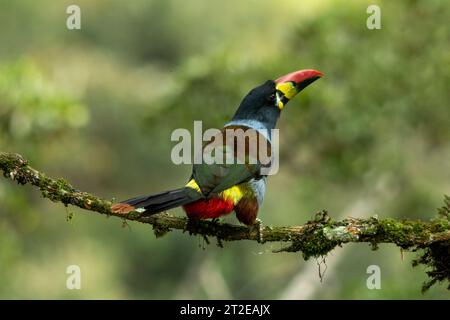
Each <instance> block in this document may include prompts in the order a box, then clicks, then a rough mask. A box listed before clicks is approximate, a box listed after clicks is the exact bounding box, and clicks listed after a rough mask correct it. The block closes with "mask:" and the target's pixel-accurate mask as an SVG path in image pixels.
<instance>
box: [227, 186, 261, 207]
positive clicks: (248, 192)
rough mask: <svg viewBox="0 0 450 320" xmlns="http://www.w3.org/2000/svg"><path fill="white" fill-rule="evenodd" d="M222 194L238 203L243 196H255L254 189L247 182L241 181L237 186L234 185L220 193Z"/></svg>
mask: <svg viewBox="0 0 450 320" xmlns="http://www.w3.org/2000/svg"><path fill="white" fill-rule="evenodd" d="M220 195H221V196H222V197H223V198H224V199H227V200H232V201H233V203H234V204H235V205H236V204H237V203H238V202H239V201H240V200H241V199H242V198H243V197H253V196H254V194H253V190H252V189H251V188H250V187H249V185H248V184H247V183H241V184H238V185H236V186H232V187H231V188H228V189H226V190H224V191H222V192H221V193H220Z"/></svg>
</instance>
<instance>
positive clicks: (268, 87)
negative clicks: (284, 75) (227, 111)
mask: <svg viewBox="0 0 450 320" xmlns="http://www.w3.org/2000/svg"><path fill="white" fill-rule="evenodd" d="M276 92H277V90H276V88H275V82H274V81H272V80H268V81H266V82H265V83H263V84H262V85H260V86H258V87H256V88H254V89H252V90H251V91H250V92H249V93H248V94H247V95H246V96H245V98H244V99H243V100H242V102H241V104H240V105H239V108H238V109H237V111H236V113H235V114H234V117H233V120H255V121H259V122H261V123H262V124H263V125H264V126H265V127H266V128H267V129H273V128H275V125H276V123H277V120H278V118H279V117H280V113H281V110H280V109H279V108H278V107H277V106H276Z"/></svg>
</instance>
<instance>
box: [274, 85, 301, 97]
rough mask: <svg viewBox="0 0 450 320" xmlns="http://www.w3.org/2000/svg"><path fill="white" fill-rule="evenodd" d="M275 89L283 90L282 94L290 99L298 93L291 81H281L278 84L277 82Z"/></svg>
mask: <svg viewBox="0 0 450 320" xmlns="http://www.w3.org/2000/svg"><path fill="white" fill-rule="evenodd" d="M276 89H277V90H280V91H281V92H283V94H284V96H285V97H286V98H288V99H289V100H291V99H292V98H293V97H295V95H296V94H297V93H298V90H297V88H296V87H295V86H294V84H293V83H292V82H283V83H280V84H277V87H276Z"/></svg>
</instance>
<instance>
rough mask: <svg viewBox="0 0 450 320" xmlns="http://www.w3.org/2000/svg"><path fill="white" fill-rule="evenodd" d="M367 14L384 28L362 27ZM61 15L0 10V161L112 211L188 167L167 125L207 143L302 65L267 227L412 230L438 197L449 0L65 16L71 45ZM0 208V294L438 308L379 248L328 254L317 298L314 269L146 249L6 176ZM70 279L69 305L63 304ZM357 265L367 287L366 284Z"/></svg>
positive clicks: (230, 253)
mask: <svg viewBox="0 0 450 320" xmlns="http://www.w3.org/2000/svg"><path fill="white" fill-rule="evenodd" d="M373 3H375V4H378V5H379V6H380V8H381V23H382V29H381V30H368V29H367V27H366V19H367V17H368V14H367V13H366V9H367V7H368V6H369V5H370V4H373ZM70 4H73V1H58V2H55V1H50V0H39V1H6V0H2V1H0V26H1V28H0V40H1V41H0V150H1V151H10V152H17V153H20V154H22V155H24V156H25V157H26V158H28V159H29V160H30V161H31V163H32V165H33V166H34V167H36V168H38V169H40V170H42V171H44V172H46V173H48V174H49V175H51V176H55V177H65V178H66V179H67V180H68V181H70V182H71V183H73V184H74V185H75V186H76V187H77V188H79V189H81V190H85V191H88V192H93V193H95V194H97V195H99V196H102V197H105V198H108V199H112V198H116V199H123V198H128V197H130V196H134V195H138V194H142V193H153V192H158V191H164V190H166V189H170V188H173V187H178V186H180V185H182V184H183V183H185V181H186V179H187V178H188V175H189V174H190V170H191V168H190V166H188V165H185V166H176V165H174V164H172V162H171V161H170V151H171V148H172V147H173V146H174V144H175V143H174V142H171V141H170V134H171V132H172V131H173V130H174V129H176V128H179V127H183V128H188V129H190V130H192V127H193V121H194V120H203V126H204V128H208V127H220V126H221V125H222V124H223V123H224V122H226V121H227V120H228V119H229V118H230V117H231V116H232V114H233V113H234V111H235V108H236V107H237V105H238V103H239V101H240V99H241V98H242V96H243V95H245V94H246V93H247V92H248V91H249V90H250V89H251V88H253V87H254V86H256V85H258V84H260V83H262V82H264V81H265V80H267V79H274V78H276V77H278V76H280V75H282V74H285V73H287V72H290V71H293V70H297V69H302V68H315V69H317V70H320V71H323V72H324V73H325V74H326V77H325V78H323V79H321V80H320V81H317V82H316V83H314V84H313V85H312V86H311V87H308V88H307V89H306V90H305V91H304V92H303V93H302V94H300V95H299V96H298V97H297V98H296V99H295V100H294V101H293V102H291V103H290V104H289V105H288V106H287V108H285V109H284V111H283V115H282V117H281V120H280V122H279V128H280V135H281V139H280V142H281V146H280V152H281V156H280V171H279V173H278V174H277V175H275V176H272V177H270V179H269V186H268V193H267V195H266V200H265V204H264V206H263V208H262V210H261V211H260V218H261V219H262V220H263V223H264V224H267V225H290V224H302V223H304V222H306V221H307V220H309V219H311V218H312V217H313V216H314V213H315V212H317V211H319V210H322V209H327V210H328V211H329V213H330V215H331V216H332V217H333V218H334V219H340V218H343V217H349V216H351V217H364V216H369V215H372V214H378V215H379V216H380V217H397V218H414V219H424V220H427V219H430V218H432V217H433V216H435V214H436V209H435V208H437V207H440V206H441V204H442V199H443V195H444V194H445V193H447V194H450V161H449V156H450V144H449V137H450V116H449V115H450V112H449V107H450V106H449V104H448V101H449V97H450V91H449V88H448V85H449V80H450V40H449V39H450V29H449V26H448V17H449V16H450V2H449V1H444V0H442V1H439V0H422V1H406V0H405V1H373V0H370V1H369V0H353V1H349V0H345V1H344V0H342V1H340V0H337V1H297V0H286V1H276V2H275V1H260V0H248V1H237V0H233V1H201V0H190V1H177V0H170V1H156V0H153V1H149V0H146V1H129V2H125V1H118V0H116V1H105V0H103V1H100V0H98V1H92V0H89V1H88V0H78V1H76V4H77V5H79V6H80V8H81V30H68V29H67V28H66V19H67V17H68V15H67V14H66V8H67V6H68V5H70ZM0 203H1V208H0V298H39V299H41V298H69V299H71V298H106V299H110V298H113V299H114V298H150V299H153V298H159V299H168V298H194V299H197V298H211V299H212V298H218V299H221V298H246V299H253V298H261V299H278V298H289V299H314V298H323V299H332V298H342V299H356V298H360V299H372V298H375V299H390V298H405V299H410V298H411V299H449V298H450V294H449V292H448V291H447V290H446V289H445V287H446V286H445V285H442V284H440V285H436V286H435V287H433V288H432V289H431V290H430V291H428V292H427V293H426V294H421V293H420V287H421V283H422V282H423V281H424V280H425V279H426V275H425V273H424V271H425V270H424V269H423V268H422V267H417V268H412V267H411V264H410V261H411V259H413V258H414V254H413V253H408V252H405V253H403V255H402V253H401V252H400V250H399V249H398V248H396V247H395V246H393V245H381V246H380V249H379V250H378V251H375V252H374V251H371V250H370V248H369V246H368V245H365V244H353V245H346V246H345V247H344V248H342V249H337V250H335V251H333V252H332V253H331V254H330V255H329V256H328V257H327V259H326V264H327V266H328V268H327V270H326V273H325V278H324V280H323V282H322V283H321V282H320V279H319V276H318V267H317V263H320V261H315V260H314V259H311V260H309V261H307V262H305V261H303V260H302V258H301V255H300V254H298V253H297V254H292V253H277V254H274V253H272V252H271V251H272V250H273V249H277V248H279V247H280V245H278V244H266V245H264V246H261V245H258V244H256V243H253V242H246V241H240V242H236V243H226V244H225V248H223V249H220V248H218V247H217V246H216V245H215V244H214V240H213V239H212V243H211V245H206V244H205V243H204V241H203V240H202V239H201V238H200V237H194V236H191V237H190V236H188V235H186V234H182V233H180V232H173V233H170V234H168V235H166V236H164V237H163V238H161V239H157V240H156V239H155V237H154V235H153V232H152V230H151V228H150V226H147V225H142V224H138V223H129V224H128V225H123V223H122V221H120V220H118V219H115V218H110V219H108V218H106V217H104V216H101V215H97V214H90V213H87V212H83V211H82V210H79V209H76V208H72V207H71V208H69V209H66V208H64V206H62V205H61V204H54V203H51V202H50V201H48V200H43V199H42V198H40V196H39V193H38V192H37V191H36V190H34V189H32V188H30V187H19V186H17V185H15V184H13V183H11V182H10V181H7V180H5V179H0ZM174 213H175V214H182V211H181V210H176V211H174ZM72 214H73V218H72V219H71V220H70V219H67V218H68V217H69V216H70V215H72ZM67 220H70V221H69V222H67ZM226 221H230V222H233V223H234V222H236V220H235V218H234V217H233V215H231V216H230V217H228V218H227V219H226ZM72 264H75V265H79V266H80V268H81V276H82V278H81V285H82V289H81V290H68V289H67V288H66V278H67V276H68V275H67V274H66V268H67V266H69V265H72ZM373 264H374V265H378V266H380V268H381V276H382V278H381V285H382V288H381V290H368V289H367V287H366V279H367V278H368V276H369V275H368V274H366V269H367V267H368V266H369V265H373ZM323 268H324V266H322V270H323Z"/></svg>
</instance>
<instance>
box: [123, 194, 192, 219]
mask: <svg viewBox="0 0 450 320" xmlns="http://www.w3.org/2000/svg"><path fill="white" fill-rule="evenodd" d="M193 191H194V190H192V189H191V188H181V189H176V190H171V191H166V192H161V193H158V194H154V195H150V196H141V197H135V198H132V199H128V200H126V201H122V202H121V203H120V204H119V205H129V206H130V207H131V208H133V210H136V209H145V210H146V212H145V213H146V214H150V215H151V214H156V213H159V212H162V211H165V210H169V209H173V208H176V207H179V206H182V205H185V204H188V203H191V202H194V201H196V200H198V199H199V198H201V195H200V194H198V193H197V192H195V191H194V192H193Z"/></svg>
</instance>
